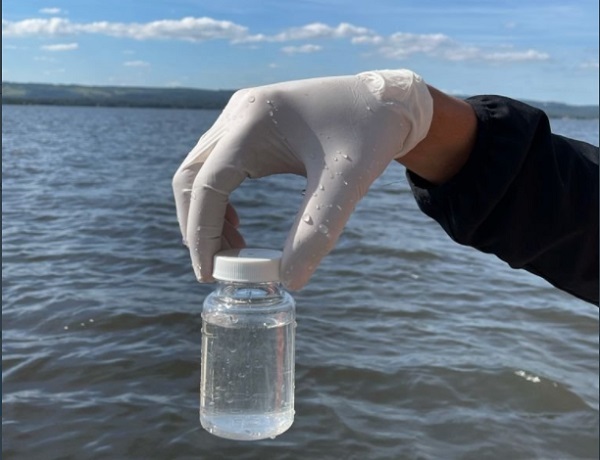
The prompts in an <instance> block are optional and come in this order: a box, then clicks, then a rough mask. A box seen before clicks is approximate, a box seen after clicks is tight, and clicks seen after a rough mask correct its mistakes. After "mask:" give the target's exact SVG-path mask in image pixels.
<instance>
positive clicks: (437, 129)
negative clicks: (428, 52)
mask: <svg viewBox="0 0 600 460" xmlns="http://www.w3.org/2000/svg"><path fill="white" fill-rule="evenodd" d="M429 92H430V93H431V96H432V98H433V118H432V120H431V127H430V128H429V132H428V134H427V137H426V138H425V139H423V140H422V141H421V142H420V143H419V144H418V145H417V146H416V147H415V148H414V149H412V150H411V151H410V152H409V153H407V154H406V155H404V156H403V157H401V158H399V159H398V160H396V161H398V162H399V163H401V164H402V165H404V166H406V168H407V169H408V170H409V171H412V172H414V173H415V174H417V175H419V176H420V177H422V178H423V179H426V180H427V181H428V182H430V183H432V184H441V183H443V182H446V181H447V180H448V179H450V178H451V177H453V176H454V175H455V174H456V173H457V172H458V171H460V169H461V168H462V167H463V165H464V164H465V163H466V162H467V159H468V158H469V155H470V153H471V150H472V149H473V145H474V143H475V138H476V134H477V118H476V117H475V112H474V111H473V108H472V107H471V106H470V105H469V104H468V103H466V102H465V101H462V100H460V99H457V98H454V97H451V96H449V95H447V94H445V93H443V92H441V91H439V90H437V89H435V88H433V87H431V86H429Z"/></svg>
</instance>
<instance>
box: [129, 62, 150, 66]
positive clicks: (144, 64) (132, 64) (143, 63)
mask: <svg viewBox="0 0 600 460" xmlns="http://www.w3.org/2000/svg"><path fill="white" fill-rule="evenodd" d="M123 65H124V66H125V67H149V66H150V63H149V62H146V61H125V62H124V63H123Z"/></svg>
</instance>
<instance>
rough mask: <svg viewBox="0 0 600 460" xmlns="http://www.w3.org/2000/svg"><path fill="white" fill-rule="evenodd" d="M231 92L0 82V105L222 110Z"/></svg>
mask: <svg viewBox="0 0 600 460" xmlns="http://www.w3.org/2000/svg"><path fill="white" fill-rule="evenodd" d="M232 94H233V91H232V90H220V91H210V90H204V89H186V88H136V87H125V86H81V85H48V84H38V83H10V82H3V83H2V104H42V105H87V106H104V107H159V108H190V109H222V108H223V107H225V104H227V101H228V100H229V98H230V97H231V95H232Z"/></svg>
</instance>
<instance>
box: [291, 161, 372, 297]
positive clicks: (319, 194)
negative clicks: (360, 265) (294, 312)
mask: <svg viewBox="0 0 600 460" xmlns="http://www.w3.org/2000/svg"><path fill="white" fill-rule="evenodd" d="M360 185H361V184H358V183H356V184H353V183H349V181H348V179H347V178H346V176H345V175H344V174H343V172H340V174H336V173H332V172H331V171H330V170H323V171H319V173H317V174H311V173H310V172H309V174H308V181H307V186H306V195H305V196H306V198H305V199H304V201H303V203H302V205H301V207H300V211H299V212H298V214H297V216H296V219H295V221H294V223H293V225H292V228H291V230H290V233H289V235H288V238H287V240H286V243H285V247H284V250H283V258H282V265H281V275H282V280H283V283H284V284H285V285H286V286H287V287H288V288H289V289H292V290H297V289H300V288H302V287H303V286H304V285H305V284H306V283H307V282H308V280H309V278H310V277H311V275H312V274H313V272H314V271H315V270H316V268H317V267H318V265H319V263H320V262H321V259H322V258H323V257H325V255H327V254H328V253H329V252H330V251H331V250H332V249H333V247H334V246H335V243H336V242H337V240H338V238H339V236H340V234H341V233H342V231H343V229H344V226H345V225H346V222H347V221H348V219H349V218H350V216H351V215H352V212H353V211H354V208H355V207H356V204H357V202H358V201H359V200H360V198H361V197H362V195H363V194H364V193H363V189H362V187H361V186H360Z"/></svg>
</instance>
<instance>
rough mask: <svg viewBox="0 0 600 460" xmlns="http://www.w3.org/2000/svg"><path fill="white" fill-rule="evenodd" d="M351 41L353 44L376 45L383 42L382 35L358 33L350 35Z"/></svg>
mask: <svg viewBox="0 0 600 460" xmlns="http://www.w3.org/2000/svg"><path fill="white" fill-rule="evenodd" d="M351 42H352V43H353V44H355V45H378V44H380V43H382V42H383V37H381V36H379V35H359V36H358V37H352V40H351Z"/></svg>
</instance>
